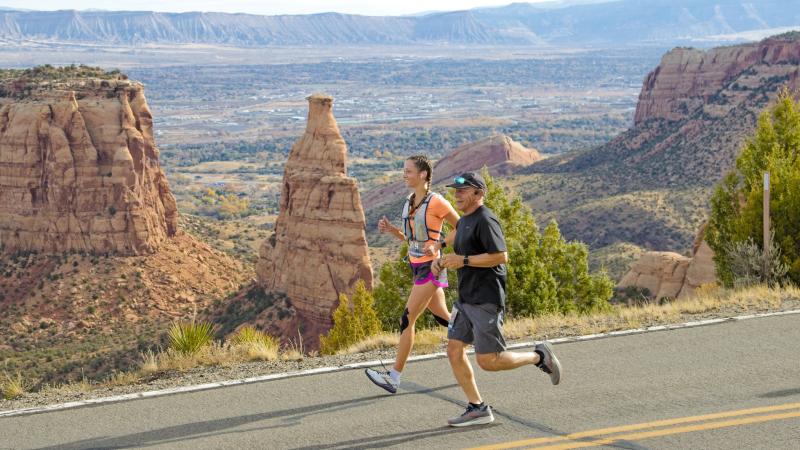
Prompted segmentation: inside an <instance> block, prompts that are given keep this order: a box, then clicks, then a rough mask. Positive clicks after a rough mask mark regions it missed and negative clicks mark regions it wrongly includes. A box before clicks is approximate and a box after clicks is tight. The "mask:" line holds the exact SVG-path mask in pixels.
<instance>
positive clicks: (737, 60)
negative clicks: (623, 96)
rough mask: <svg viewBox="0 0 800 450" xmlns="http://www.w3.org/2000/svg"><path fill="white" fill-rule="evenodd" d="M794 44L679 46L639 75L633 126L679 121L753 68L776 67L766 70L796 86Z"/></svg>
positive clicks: (799, 55) (797, 49)
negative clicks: (640, 82) (641, 78)
mask: <svg viewBox="0 0 800 450" xmlns="http://www.w3.org/2000/svg"><path fill="white" fill-rule="evenodd" d="M798 62H800V45H799V44H798V42H797V41H794V40H792V39H785V38H781V37H776V38H770V39H765V40H763V41H761V42H755V43H752V44H745V45H737V46H731V47H720V48H713V49H711V50H708V51H702V50H698V49H694V48H685V47H680V48H676V49H673V50H672V51H670V52H668V53H667V54H666V55H664V56H663V57H662V58H661V63H660V64H659V65H658V67H656V68H655V70H653V71H652V72H650V73H649V74H648V75H647V77H645V80H644V83H643V86H642V91H641V93H640V94H639V103H638V104H637V105H636V115H635V117H634V123H635V124H637V125H638V124H641V123H642V122H644V121H646V120H647V119H654V118H657V119H667V120H679V119H682V118H684V117H685V116H686V114H687V113H688V112H691V111H694V110H696V109H698V108H701V107H703V105H704V104H705V103H707V102H708V101H709V100H711V99H712V97H714V96H715V95H716V94H717V93H718V92H719V91H721V90H723V89H726V88H732V87H733V86H729V85H730V84H732V82H734V80H736V79H738V78H741V77H742V76H743V75H745V76H746V75H747V74H744V73H743V72H744V71H745V70H746V69H748V68H750V67H753V66H776V65H778V66H780V65H786V66H788V67H785V69H788V70H781V69H780V67H773V68H772V69H771V70H772V71H774V72H775V75H777V76H788V77H787V81H789V82H796V80H797V76H798V75H797V70H796V69H797V64H798Z"/></svg>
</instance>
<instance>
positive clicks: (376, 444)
mask: <svg viewBox="0 0 800 450" xmlns="http://www.w3.org/2000/svg"><path fill="white" fill-rule="evenodd" d="M496 426H499V425H497V424H494V423H493V424H489V425H483V426H480V427H472V428H452V427H448V426H446V425H445V426H441V427H436V428H430V429H428V430H414V431H409V432H407V433H395V434H387V435H384V436H380V437H366V438H361V439H352V440H349V441H342V442H329V443H325V444H322V445H312V446H309V447H297V448H295V449H294V450H322V449H338V448H341V449H344V448H347V449H351V448H353V449H359V448H381V447H389V446H392V445H400V444H410V443H411V442H414V441H417V440H419V439H426V438H429V437H433V436H443V435H446V434H453V433H468V432H470V431H478V430H483V431H481V433H483V432H485V430H486V429H487V428H493V427H496Z"/></svg>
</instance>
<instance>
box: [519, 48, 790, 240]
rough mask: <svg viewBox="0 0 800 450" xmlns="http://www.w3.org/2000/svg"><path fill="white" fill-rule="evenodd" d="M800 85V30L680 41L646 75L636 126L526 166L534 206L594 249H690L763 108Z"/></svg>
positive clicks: (527, 193) (522, 172)
mask: <svg viewBox="0 0 800 450" xmlns="http://www.w3.org/2000/svg"><path fill="white" fill-rule="evenodd" d="M784 87H787V88H789V89H790V90H796V89H798V88H800V33H797V32H795V33H787V34H784V35H779V36H775V37H772V38H768V39H765V40H763V41H760V42H757V43H752V44H743V45H737V46H732V47H721V48H716V49H711V50H708V51H705V52H702V51H699V50H693V49H685V48H678V49H675V50H672V51H670V52H669V53H667V54H666V55H665V56H664V58H663V60H662V62H661V64H660V65H659V66H658V67H656V68H655V69H654V70H653V71H652V72H651V73H650V74H649V75H648V76H647V77H646V78H645V79H644V82H643V85H642V90H641V94H640V100H639V104H638V107H637V111H636V117H635V124H634V125H633V126H632V127H631V128H630V129H629V130H628V131H626V132H624V133H622V134H620V135H619V136H617V137H616V138H614V139H613V140H611V141H610V142H608V143H606V144H603V145H601V146H598V147H595V148H592V149H589V150H586V151H575V152H571V153H569V154H564V155H558V156H555V157H551V158H548V159H546V160H543V161H541V162H539V163H536V164H533V165H532V166H530V167H529V168H527V169H521V170H520V171H518V174H519V175H520V176H521V177H525V178H527V179H528V180H527V182H526V183H525V184H524V185H522V186H519V187H518V189H519V191H521V192H525V196H526V198H527V199H528V204H529V205H530V206H531V208H532V209H533V211H534V213H538V214H539V215H540V216H543V217H545V218H549V217H554V218H557V220H558V223H559V225H560V226H561V230H562V232H563V233H564V235H565V236H567V237H569V238H570V239H578V240H581V241H583V242H586V243H588V244H589V245H590V246H591V247H592V248H598V247H605V246H609V245H614V244H616V243H619V242H626V243H630V244H634V245H637V246H639V247H643V248H645V249H675V250H678V251H680V252H681V253H683V251H684V249H685V250H687V251H688V250H689V249H690V248H691V245H692V239H693V237H694V235H695V232H696V230H697V227H698V226H699V225H700V223H701V222H702V221H703V220H704V218H705V217H707V215H708V201H707V199H708V198H709V197H710V195H711V194H712V192H713V188H714V186H715V185H716V183H717V182H719V180H720V179H721V178H722V177H723V176H724V174H725V173H727V172H728V171H729V170H731V169H732V168H733V167H734V163H735V160H736V157H737V155H738V154H739V152H740V150H741V148H742V146H743V144H744V141H745V139H746V138H747V137H749V136H750V135H751V134H752V133H753V130H754V128H755V125H756V122H757V118H758V115H759V114H760V113H761V111H763V110H764V109H765V108H766V107H768V106H769V105H770V103H771V102H773V101H774V100H775V98H776V97H777V94H778V92H779V91H780V89H781V88H784Z"/></svg>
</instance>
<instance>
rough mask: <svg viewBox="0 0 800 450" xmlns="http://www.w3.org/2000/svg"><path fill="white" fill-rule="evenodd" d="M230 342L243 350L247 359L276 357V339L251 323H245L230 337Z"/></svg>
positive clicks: (278, 345) (277, 346)
mask: <svg viewBox="0 0 800 450" xmlns="http://www.w3.org/2000/svg"><path fill="white" fill-rule="evenodd" d="M229 341H230V343H231V344H232V345H234V346H238V347H240V348H242V349H244V350H245V352H246V353H247V356H248V358H249V359H261V360H267V361H270V360H274V359H277V358H278V348H279V347H280V343H279V342H278V340H277V339H276V338H274V337H272V336H270V335H268V334H266V333H264V332H263V331H260V330H257V329H256V328H255V327H254V326H252V325H245V326H243V327H242V328H240V329H239V331H237V332H236V334H234V335H233V336H232V337H231V338H230V340H229Z"/></svg>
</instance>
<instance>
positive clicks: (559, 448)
mask: <svg viewBox="0 0 800 450" xmlns="http://www.w3.org/2000/svg"><path fill="white" fill-rule="evenodd" d="M794 417H800V411H794V412H788V413H782V414H772V415H766V416H753V417H745V418H742V419H733V420H727V421H722V422H709V423H703V424H698V425H688V426H684V427H675V428H665V429H663V430H653V431H643V432H641V433H631V434H622V435H617V436H613V437H610V438H604V439H598V440H594V441H587V442H568V443H564V444H558V445H548V446H545V447H536V449H537V450H544V449H547V450H566V449H570V448H584V447H597V446H598V445H606V444H611V443H613V442H616V441H622V440H624V441H638V440H642V439H648V438H653V437H659V436H667V435H670V434H681V433H691V432H693V431H704V430H716V429H717V428H727V427H735V426H737V425H748V424H751V423H760V422H769V421H772V420H782V419H791V418H794Z"/></svg>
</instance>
